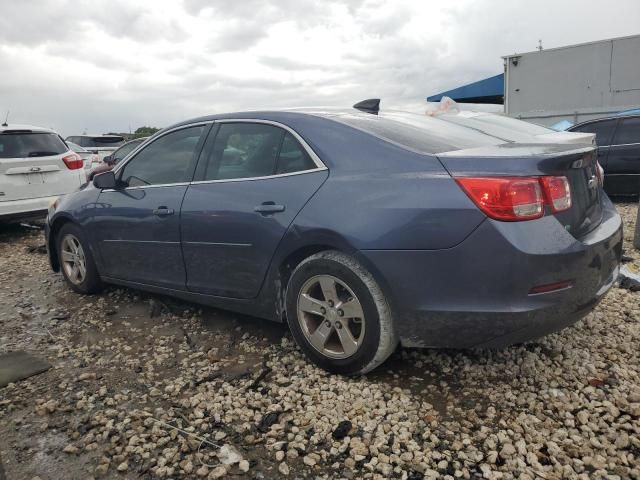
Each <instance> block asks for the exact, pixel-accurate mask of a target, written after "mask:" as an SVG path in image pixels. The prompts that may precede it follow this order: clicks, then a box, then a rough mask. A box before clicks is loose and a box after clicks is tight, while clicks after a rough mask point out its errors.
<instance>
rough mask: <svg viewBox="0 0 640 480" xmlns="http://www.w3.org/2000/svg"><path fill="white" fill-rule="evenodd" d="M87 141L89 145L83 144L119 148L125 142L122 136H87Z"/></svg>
mask: <svg viewBox="0 0 640 480" xmlns="http://www.w3.org/2000/svg"><path fill="white" fill-rule="evenodd" d="M85 142H86V143H87V145H83V146H84V147H96V148H99V147H110V148H118V147H119V146H121V145H123V144H124V138H122V137H91V138H86V139H85Z"/></svg>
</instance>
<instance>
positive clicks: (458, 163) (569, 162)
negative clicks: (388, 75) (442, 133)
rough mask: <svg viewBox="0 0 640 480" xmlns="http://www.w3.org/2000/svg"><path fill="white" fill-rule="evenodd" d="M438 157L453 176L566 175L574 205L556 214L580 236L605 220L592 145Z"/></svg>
mask: <svg viewBox="0 0 640 480" xmlns="http://www.w3.org/2000/svg"><path fill="white" fill-rule="evenodd" d="M438 158H439V159H440V161H441V162H442V164H443V165H444V167H445V168H446V169H447V170H448V171H449V173H450V174H451V175H452V176H454V177H493V176H522V177H537V176H545V175H558V176H566V177H567V180H568V181H569V185H570V189H571V201H572V205H571V208H569V209H568V210H565V211H562V212H559V213H555V214H553V215H554V216H555V217H556V218H557V219H558V221H560V222H561V223H562V225H563V226H564V227H565V228H566V229H567V231H569V232H570V233H571V234H572V235H573V236H574V237H575V238H578V239H579V238H581V237H582V236H584V235H586V234H587V233H588V232H590V231H591V230H593V229H594V228H595V227H597V226H598V225H599V224H600V222H601V220H602V202H601V199H602V195H603V191H602V188H601V186H600V185H599V183H598V177H597V168H598V167H597V160H596V155H595V148H594V147H593V146H590V145H589V146H587V145H575V144H573V145H572V144H517V143H507V144H503V145H496V146H487V147H479V148H472V149H466V150H457V151H454V152H447V153H441V154H438Z"/></svg>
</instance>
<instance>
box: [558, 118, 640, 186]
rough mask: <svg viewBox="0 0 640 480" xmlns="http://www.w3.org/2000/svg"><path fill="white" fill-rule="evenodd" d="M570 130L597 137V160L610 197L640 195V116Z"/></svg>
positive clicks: (595, 122) (604, 121)
mask: <svg viewBox="0 0 640 480" xmlns="http://www.w3.org/2000/svg"><path fill="white" fill-rule="evenodd" d="M569 131H572V132H588V133H595V134H596V143H597V144H598V161H599V162H600V165H602V167H603V168H604V174H605V176H604V189H605V191H606V192H607V193H608V194H609V195H638V194H640V115H628V116H616V117H607V118H599V119H597V120H589V121H588V122H583V123H579V124H577V125H574V126H573V127H571V128H569Z"/></svg>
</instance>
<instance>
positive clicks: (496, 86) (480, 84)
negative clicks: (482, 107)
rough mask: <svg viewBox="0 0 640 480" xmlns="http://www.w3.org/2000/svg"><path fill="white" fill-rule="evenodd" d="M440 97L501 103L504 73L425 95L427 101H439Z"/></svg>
mask: <svg viewBox="0 0 640 480" xmlns="http://www.w3.org/2000/svg"><path fill="white" fill-rule="evenodd" d="M442 97H450V98H452V99H453V100H455V101H456V102H459V103H493V104H497V105H502V103H503V102H504V73H501V74H500V75H495V76H493V77H489V78H485V79H484V80H480V81H477V82H473V83H470V84H468V85H463V86H462V87H458V88H454V89H453V90H448V91H446V92H442V93H438V94H437V95H432V96H430V97H427V102H439V101H440V100H441V99H442Z"/></svg>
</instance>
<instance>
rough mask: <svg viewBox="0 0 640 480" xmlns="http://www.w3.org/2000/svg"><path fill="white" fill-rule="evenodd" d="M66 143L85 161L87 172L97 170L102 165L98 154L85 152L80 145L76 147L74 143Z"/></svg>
mask: <svg viewBox="0 0 640 480" xmlns="http://www.w3.org/2000/svg"><path fill="white" fill-rule="evenodd" d="M66 143H67V145H68V147H69V148H70V149H71V150H73V151H74V152H76V153H77V154H78V155H80V158H82V160H83V161H84V169H85V170H87V171H90V170H91V169H92V168H95V167H97V166H98V165H100V164H101V163H102V162H101V161H100V157H99V156H98V154H97V153H91V152H90V151H89V150H85V149H84V148H82V147H81V146H80V145H76V144H75V143H73V142H69V141H67V142H66Z"/></svg>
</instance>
